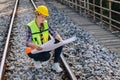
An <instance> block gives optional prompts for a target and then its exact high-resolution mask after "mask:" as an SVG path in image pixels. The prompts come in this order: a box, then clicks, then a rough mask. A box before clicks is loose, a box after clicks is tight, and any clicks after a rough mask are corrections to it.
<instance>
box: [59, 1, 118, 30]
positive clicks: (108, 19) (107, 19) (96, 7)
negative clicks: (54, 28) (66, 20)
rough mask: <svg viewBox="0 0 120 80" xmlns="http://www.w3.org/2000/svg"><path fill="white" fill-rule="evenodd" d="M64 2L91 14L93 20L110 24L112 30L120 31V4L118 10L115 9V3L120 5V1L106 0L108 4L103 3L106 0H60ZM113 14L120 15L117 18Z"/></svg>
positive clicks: (81, 11)
mask: <svg viewBox="0 0 120 80" xmlns="http://www.w3.org/2000/svg"><path fill="white" fill-rule="evenodd" d="M58 1H60V2H61V3H62V4H65V5H67V6H69V7H70V8H73V9H74V10H75V11H77V12H79V13H84V14H86V15H88V16H91V17H92V18H93V20H95V21H99V22H100V23H102V24H105V25H107V26H109V29H110V30H111V31H113V30H119V31H120V26H119V25H120V19H119V18H120V6H119V7H118V10H113V8H112V6H113V4H117V5H120V1H116V0H106V2H107V3H106V4H107V5H106V6H104V5H103V4H104V3H105V2H104V1H105V0H58ZM113 15H116V16H118V17H119V18H118V17H117V19H116V18H114V17H113Z"/></svg>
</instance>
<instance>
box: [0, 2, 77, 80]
mask: <svg viewBox="0 0 120 80" xmlns="http://www.w3.org/2000/svg"><path fill="white" fill-rule="evenodd" d="M31 2H32V4H33V6H34V8H36V5H35V3H34V1H33V0H31ZM18 3H19V0H16V2H15V7H14V11H13V15H12V18H11V22H10V26H9V27H10V28H9V31H8V35H7V40H6V43H5V48H4V52H3V57H2V61H1V66H0V80H3V79H7V75H6V74H5V72H8V71H9V70H8V68H10V66H8V65H7V62H6V59H7V54H8V53H10V52H11V50H12V48H11V47H12V46H13V47H14V45H12V46H10V44H9V43H11V42H12V41H13V42H14V39H13V38H11V37H15V36H14V30H13V27H14V26H15V24H13V23H14V21H15V18H16V17H15V15H16V16H17V15H18V14H19V11H17V9H19V4H18ZM14 28H15V27H14ZM12 30H13V32H12ZM12 33H13V34H12ZM11 40H12V41H11ZM12 44H14V43H12ZM20 47H21V46H20ZM8 49H11V50H8ZM9 55H11V54H9ZM12 57H13V58H14V57H16V55H14V56H12ZM11 61H12V60H11ZM13 61H14V60H13ZM61 61H62V64H63V65H64V67H65V68H64V69H65V72H63V73H66V72H67V77H66V79H71V80H77V78H76V77H75V76H74V74H73V72H72V71H71V69H70V67H69V65H68V64H67V62H66V60H65V58H64V56H63V55H61ZM5 64H6V65H7V67H8V68H7V67H6V66H5ZM6 68H7V70H6ZM68 74H69V75H68ZM64 76H66V75H64ZM68 77H69V78H68ZM64 78H65V77H64ZM13 79H14V77H13Z"/></svg>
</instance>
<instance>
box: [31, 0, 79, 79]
mask: <svg viewBox="0 0 120 80" xmlns="http://www.w3.org/2000/svg"><path fill="white" fill-rule="evenodd" d="M31 2H32V4H33V6H34V9H35V8H36V5H35V3H34V1H33V0H31ZM60 57H61V60H62V62H63V64H64V65H65V68H66V69H67V71H68V73H69V75H70V78H71V80H77V78H76V77H75V75H74V74H73V72H72V71H71V69H70V66H69V65H68V63H67V62H66V60H65V58H64V56H63V54H61V56H60Z"/></svg>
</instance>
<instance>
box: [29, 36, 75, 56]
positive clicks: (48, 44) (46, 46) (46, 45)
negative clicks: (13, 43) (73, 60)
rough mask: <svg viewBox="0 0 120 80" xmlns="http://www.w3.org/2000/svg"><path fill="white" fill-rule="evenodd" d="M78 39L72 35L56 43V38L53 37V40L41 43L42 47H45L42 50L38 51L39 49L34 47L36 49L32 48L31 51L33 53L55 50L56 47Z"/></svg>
mask: <svg viewBox="0 0 120 80" xmlns="http://www.w3.org/2000/svg"><path fill="white" fill-rule="evenodd" d="M76 39H77V38H76V37H71V38H69V39H66V40H63V41H61V42H59V43H56V44H55V43H54V42H55V40H54V38H53V37H51V40H49V41H48V42H46V43H44V44H43V45H40V47H42V48H43V49H42V50H39V51H38V50H36V49H34V50H32V52H31V53H32V54H36V53H39V52H45V51H51V50H54V49H56V48H58V47H60V46H62V45H65V44H68V43H70V42H73V41H75V40H76Z"/></svg>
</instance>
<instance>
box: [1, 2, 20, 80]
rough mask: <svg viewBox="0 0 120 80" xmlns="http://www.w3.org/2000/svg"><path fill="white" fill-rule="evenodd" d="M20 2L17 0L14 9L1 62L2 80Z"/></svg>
mask: <svg viewBox="0 0 120 80" xmlns="http://www.w3.org/2000/svg"><path fill="white" fill-rule="evenodd" d="M18 2H19V0H16V2H15V7H14V11H13V14H12V18H11V22H10V26H9V31H8V35H7V40H6V43H5V48H4V52H3V56H2V61H1V66H0V80H2V78H3V74H4V64H5V59H6V55H7V50H8V45H9V40H10V35H11V31H12V26H13V21H14V18H15V14H16V10H17V5H18Z"/></svg>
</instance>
